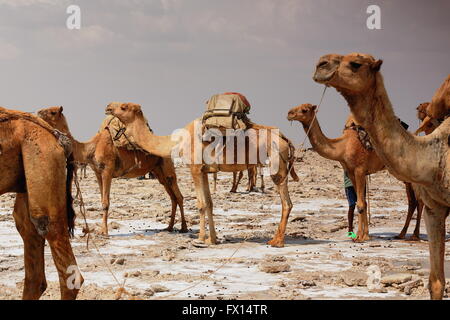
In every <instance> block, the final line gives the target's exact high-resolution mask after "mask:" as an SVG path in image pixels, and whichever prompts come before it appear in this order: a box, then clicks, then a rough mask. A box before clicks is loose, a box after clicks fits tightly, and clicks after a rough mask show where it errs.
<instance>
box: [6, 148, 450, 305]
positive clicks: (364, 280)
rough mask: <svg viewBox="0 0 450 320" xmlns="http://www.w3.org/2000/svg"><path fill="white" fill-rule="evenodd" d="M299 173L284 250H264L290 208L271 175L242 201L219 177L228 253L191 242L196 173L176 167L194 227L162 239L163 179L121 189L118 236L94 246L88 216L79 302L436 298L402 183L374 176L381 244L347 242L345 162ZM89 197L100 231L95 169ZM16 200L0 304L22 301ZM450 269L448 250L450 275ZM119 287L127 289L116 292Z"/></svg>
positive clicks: (316, 163)
mask: <svg viewBox="0 0 450 320" xmlns="http://www.w3.org/2000/svg"><path fill="white" fill-rule="evenodd" d="M295 168H296V170H297V172H298V174H299V176H300V178H301V181H300V182H299V183H295V182H293V181H290V183H289V189H290V194H291V198H292V201H293V203H294V205H295V206H294V209H293V210H292V213H291V215H290V218H289V224H288V228H287V237H286V246H285V247H284V248H272V247H269V246H267V245H266V242H267V241H268V240H270V238H271V236H272V235H273V234H274V232H275V230H276V228H277V226H278V222H279V219H280V201H279V197H278V195H277V193H276V191H275V189H274V187H273V184H272V182H271V181H270V178H266V193H265V194H261V193H250V194H249V193H245V192H244V190H245V186H246V180H245V181H243V182H242V183H241V186H240V191H241V192H240V193H237V194H231V193H229V192H228V191H229V189H230V187H231V174H228V173H220V174H219V182H218V189H217V192H216V193H215V194H214V195H213V200H214V205H215V210H214V213H215V222H216V228H217V232H218V235H219V239H220V244H219V245H217V246H210V247H206V248H198V247H196V246H194V245H193V243H192V240H193V239H195V238H196V237H197V233H198V214H197V211H196V200H195V192H194V188H193V184H192V182H191V177H190V176H189V171H188V169H187V168H183V167H181V168H177V173H178V183H179V185H180V189H181V191H182V193H183V195H184V196H185V208H186V211H187V219H188V224H189V229H190V231H189V232H188V233H186V234H181V233H179V232H171V233H169V232H167V231H164V228H165V227H166V226H167V224H168V221H169V214H170V200H169V198H168V196H167V195H166V193H165V192H164V189H163V187H162V186H161V185H159V184H158V182H157V181H156V180H137V179H129V180H127V179H116V180H114V181H113V186H112V192H111V213H110V230H111V232H110V233H111V236H110V237H109V238H107V239H106V238H102V237H100V236H96V235H95V234H94V235H93V239H92V240H91V244H90V247H89V249H87V248H86V238H84V237H82V228H83V226H84V222H83V219H82V218H81V216H80V215H78V219H77V231H76V237H75V239H74V240H73V242H72V245H73V247H74V251H75V255H76V257H77V260H78V263H79V266H80V269H81V272H82V274H83V276H84V278H85V284H84V286H83V287H82V289H81V291H80V295H79V298H80V299H115V298H121V299H428V292H427V290H426V286H427V282H428V281H427V277H428V273H429V269H428V266H429V263H428V244H427V241H426V239H427V236H426V232H425V226H424V225H423V226H422V227H421V239H422V240H421V241H420V242H410V241H404V240H395V239H394V236H395V235H396V234H398V233H399V232H400V230H401V228H402V226H403V224H404V220H405V217H406V203H407V202H406V195H405V191H404V186H403V184H402V183H400V182H398V181H397V180H396V179H395V178H393V177H391V176H390V175H389V174H388V173H387V172H381V173H378V174H375V175H373V176H372V179H371V184H370V204H371V211H372V223H371V229H370V234H371V240H370V241H368V242H366V243H362V244H359V243H353V242H352V241H351V239H350V238H348V236H347V230H346V212H347V202H346V199H345V195H344V191H343V186H342V185H343V183H342V180H343V177H342V169H341V168H340V166H339V164H337V163H335V162H332V161H328V160H325V159H323V158H321V157H319V156H318V155H317V154H316V153H314V152H312V151H308V152H307V154H306V157H305V159H304V161H303V162H299V163H297V164H296V166H295ZM81 188H82V191H83V196H84V200H85V205H86V209H87V218H88V223H89V224H90V226H91V227H96V228H97V229H98V225H99V222H100V221H101V205H100V196H99V192H98V187H97V183H96V180H95V178H94V175H93V174H92V172H91V171H89V170H88V178H87V179H84V180H82V182H81ZM13 201H14V195H10V194H8V195H3V196H1V197H0V299H19V298H20V297H21V291H22V287H23V277H24V269H23V247H22V243H21V239H20V237H19V234H18V233H17V231H16V230H15V227H14V222H13V219H12V215H11V211H12V204H13ZM447 221H449V219H447ZM356 223H357V220H355V226H356ZM415 223H416V221H415V220H413V221H412V223H411V226H410V230H411V232H412V230H413V228H414V225H415ZM448 223H449V222H447V224H448ZM176 226H177V227H178V228H179V227H180V224H179V222H178V223H177V225H176ZM447 228H448V225H447ZM94 243H95V245H94ZM95 246H97V247H98V251H97V250H96V249H95ZM45 258H46V273H47V280H48V283H49V287H48V289H47V291H46V292H45V294H44V296H43V299H58V298H59V288H58V283H57V274H56V270H55V267H54V264H53V261H52V259H51V254H50V250H49V248H48V247H46V252H45ZM449 260H450V252H449V251H448V250H447V253H446V275H447V277H449V276H450V261H449ZM378 271H379V272H380V273H381V276H380V281H381V284H380V285H379V286H378V287H377V286H375V288H373V287H372V286H371V285H370V284H371V283H376V282H377V280H376V277H377V272H378ZM369 277H370V279H369ZM372 278H375V280H374V281H372V280H371V279H372ZM368 283H369V286H368ZM120 286H123V287H124V289H125V290H124V291H123V290H118V288H119V287H120ZM449 291H450V285H449V282H447V294H448V293H449ZM121 292H122V293H121ZM446 297H447V296H446Z"/></svg>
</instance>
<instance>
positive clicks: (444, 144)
mask: <svg viewBox="0 0 450 320" xmlns="http://www.w3.org/2000/svg"><path fill="white" fill-rule="evenodd" d="M382 63H383V61H382V60H375V58H374V57H373V56H371V55H368V54H360V53H351V54H348V55H346V56H343V55H337V54H329V55H325V56H323V57H321V58H320V60H319V61H318V63H317V65H316V71H315V74H314V77H313V79H314V81H316V82H318V83H320V84H324V85H326V86H331V87H334V88H335V89H336V90H337V91H338V92H339V93H340V94H341V95H342V96H343V97H344V98H345V100H346V101H347V103H348V105H349V107H350V110H351V112H352V113H353V115H354V117H355V119H356V120H357V122H358V123H360V124H361V125H362V126H363V127H364V128H365V129H366V130H367V132H368V133H369V136H370V139H371V141H372V143H373V146H374V148H375V151H376V152H377V154H378V156H379V157H380V158H381V160H382V161H383V162H384V163H385V164H386V166H387V168H388V170H389V171H390V173H391V174H393V175H394V176H395V177H396V178H397V179H399V180H400V181H406V182H410V183H412V184H413V187H414V190H415V191H416V192H417V194H418V196H419V198H420V199H421V200H422V201H423V202H424V210H423V211H424V213H423V215H424V217H425V224H426V228H427V233H428V239H429V241H428V242H429V249H430V277H429V280H430V286H429V290H430V295H431V298H432V299H442V297H443V294H444V288H445V275H444V254H445V220H446V218H447V216H448V213H449V206H450V188H449V186H450V172H449V171H450V153H449V134H450V120H449V119H447V120H445V121H444V122H443V123H442V124H441V125H440V126H439V127H438V128H436V130H434V131H433V132H432V133H431V134H429V135H427V136H423V137H418V136H415V135H413V134H411V133H409V132H407V131H406V130H405V129H404V128H403V127H402V126H401V124H400V123H399V122H398V120H397V117H396V116H395V113H394V110H393V107H392V105H391V102H390V100H389V97H388V94H387V92H386V89H385V86H384V82H383V77H382V75H381V72H380V69H381V65H382Z"/></svg>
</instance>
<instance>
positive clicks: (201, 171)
mask: <svg viewBox="0 0 450 320" xmlns="http://www.w3.org/2000/svg"><path fill="white" fill-rule="evenodd" d="M106 113H107V114H112V115H114V116H116V117H117V118H119V119H120V121H122V122H123V123H124V124H125V125H126V126H127V131H128V132H129V133H130V135H132V136H133V139H134V140H135V141H136V143H137V144H138V145H139V146H140V147H141V148H142V149H144V150H146V151H147V152H149V153H150V154H154V155H157V156H159V157H164V158H169V157H171V156H172V150H176V148H178V147H179V146H180V142H181V144H183V143H187V145H189V146H190V147H188V148H187V149H188V150H187V151H186V148H185V149H184V152H186V153H189V154H183V157H186V158H188V157H189V158H190V159H193V161H192V160H191V161H190V162H189V166H190V171H191V175H192V179H193V182H194V185H195V189H196V193H197V206H198V208H199V214H200V232H199V236H198V240H197V241H196V243H199V244H201V245H210V244H217V236H216V231H215V226H214V220H213V202H212V199H211V193H210V190H209V183H208V173H214V172H219V171H222V172H239V171H242V170H246V169H248V166H249V165H254V163H250V161H249V159H250V156H249V153H250V151H249V150H250V148H251V147H255V149H257V150H258V153H259V151H260V150H261V149H262V150H268V151H269V155H270V156H271V157H272V159H273V160H274V161H278V170H276V172H273V171H272V172H271V177H272V180H273V182H274V183H275V185H276V186H277V189H278V193H279V194H280V198H281V204H282V214H281V221H280V224H279V226H278V230H277V231H276V233H275V235H274V236H273V238H272V240H270V241H269V242H268V244H270V245H271V246H273V247H283V246H284V235H285V230H286V225H287V221H288V217H289V213H290V212H291V210H292V202H291V199H290V197H289V190H288V176H289V174H291V176H292V178H293V179H294V180H295V181H298V176H297V175H296V173H295V171H294V168H293V164H294V163H293V162H294V151H295V148H294V146H293V144H292V143H291V142H290V141H289V140H288V139H287V138H285V137H284V136H283V135H282V134H279V136H280V139H279V143H278V145H276V146H275V147H273V146H272V143H270V141H268V140H269V138H268V137H269V135H270V134H267V139H266V138H259V139H257V140H258V141H255V139H248V140H247V142H248V143H246V146H245V153H244V155H245V162H244V163H243V164H237V163H236V162H237V161H236V157H237V152H236V148H235V150H232V151H234V152H230V153H232V154H233V156H234V162H232V164H227V161H225V160H224V161H223V163H225V164H222V163H220V164H218V163H216V162H215V163H210V164H206V162H205V159H204V157H202V153H200V154H199V153H198V150H196V148H195V146H196V145H197V144H199V145H200V146H201V148H200V151H202V150H203V151H204V150H205V149H204V148H207V147H208V146H209V145H210V144H211V143H208V142H205V141H203V143H202V144H200V143H201V142H200V140H199V138H201V133H200V132H201V131H200V132H199V131H198V130H202V128H201V122H200V121H199V120H194V121H193V122H191V123H189V124H188V125H187V126H186V127H185V128H184V130H185V131H184V132H185V133H187V134H188V139H186V140H184V141H183V142H182V141H181V139H177V138H175V137H174V136H173V135H171V136H156V135H154V134H152V133H151V132H150V131H148V130H145V127H146V124H145V118H144V115H143V113H142V110H141V106H140V105H138V104H134V103H111V104H109V105H108V106H107V107H106ZM198 124H199V125H198ZM248 125H249V127H250V128H251V129H253V130H254V132H256V136H257V137H258V136H259V137H261V136H262V134H261V132H262V130H264V129H266V128H269V127H265V126H261V125H258V124H254V123H249V124H248ZM270 128H271V127H270ZM260 134H261V135H260ZM227 138H228V137H227ZM277 138H278V136H277ZM226 149H227V148H226V144H225V146H224V147H223V149H222V152H221V153H222V154H223V155H225V156H226V155H227V150H226ZM273 149H275V150H273ZM228 151H230V150H228ZM242 152H243V151H242ZM199 155H200V159H199ZM216 156H217V155H216ZM197 160H198V161H199V162H196V161H197ZM257 161H258V163H257V164H258V165H263V164H265V162H264V161H263V160H262V159H261V158H260V157H258V159H257ZM206 215H207V216H208V224H209V238H206V231H205V222H206V221H205V216H206Z"/></svg>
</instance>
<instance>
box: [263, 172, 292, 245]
mask: <svg viewBox="0 0 450 320" xmlns="http://www.w3.org/2000/svg"><path fill="white" fill-rule="evenodd" d="M280 165H281V164H280ZM287 174H288V173H287V170H286V172H284V173H283V175H276V176H273V177H272V179H273V181H274V183H275V184H276V186H277V189H278V193H279V194H280V198H281V207H282V208H281V221H280V224H279V226H278V230H277V232H276V233H275V235H274V236H273V239H272V240H270V241H269V242H268V244H269V245H271V246H272V247H279V248H281V247H284V235H285V232H286V225H287V222H288V218H289V214H290V213H291V210H292V202H291V198H290V196H289V190H288V179H285V177H286V176H287Z"/></svg>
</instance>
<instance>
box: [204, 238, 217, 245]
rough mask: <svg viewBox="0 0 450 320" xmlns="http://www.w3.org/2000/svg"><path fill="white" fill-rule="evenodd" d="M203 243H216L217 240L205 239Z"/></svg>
mask: <svg viewBox="0 0 450 320" xmlns="http://www.w3.org/2000/svg"><path fill="white" fill-rule="evenodd" d="M205 243H206V244H207V245H216V244H217V240H211V239H206V241H205Z"/></svg>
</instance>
